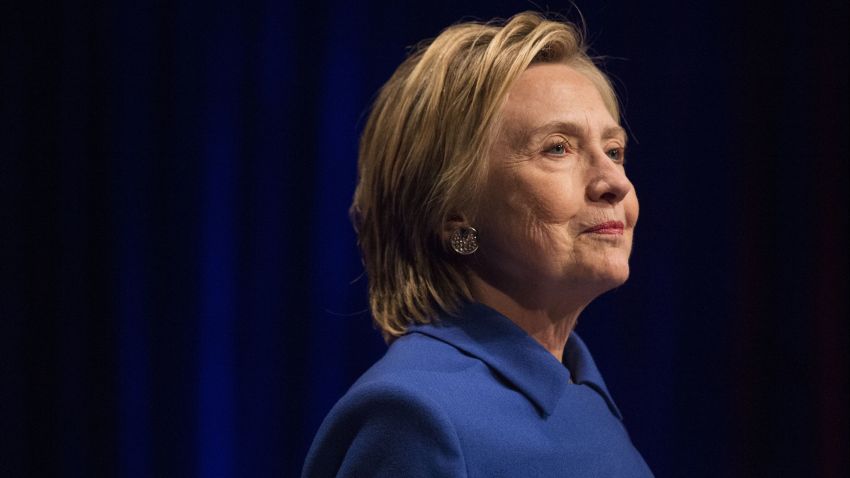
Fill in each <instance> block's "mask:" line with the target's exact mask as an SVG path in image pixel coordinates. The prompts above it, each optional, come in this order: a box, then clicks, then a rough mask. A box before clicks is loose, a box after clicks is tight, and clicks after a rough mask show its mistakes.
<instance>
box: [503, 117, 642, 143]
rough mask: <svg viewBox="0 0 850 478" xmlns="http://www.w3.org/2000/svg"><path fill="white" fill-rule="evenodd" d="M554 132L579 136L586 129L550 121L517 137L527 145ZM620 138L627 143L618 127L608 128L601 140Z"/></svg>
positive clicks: (623, 131) (576, 124) (577, 125)
mask: <svg viewBox="0 0 850 478" xmlns="http://www.w3.org/2000/svg"><path fill="white" fill-rule="evenodd" d="M554 131H563V132H565V133H567V134H569V135H572V136H581V135H583V134H584V133H585V132H586V128H584V127H583V126H581V125H580V124H578V123H573V122H569V121H550V122H548V123H546V124H544V125H542V126H538V127H537V128H533V129H528V130H524V131H521V132H520V134H519V135H518V136H519V137H520V138H522V140H521V141H520V143H522V144H524V145H527V144H528V143H529V142H530V141H531V140H532V139H533V138H535V137H537V136H540V135H541V134H546V133H551V132H554ZM610 138H621V139H622V140H623V142H626V141H628V139H629V136H628V134H626V130H625V129H623V127H622V126H620V125H615V126H608V127H606V128H605V129H603V130H602V139H610Z"/></svg>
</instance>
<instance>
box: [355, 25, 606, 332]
mask: <svg viewBox="0 0 850 478" xmlns="http://www.w3.org/2000/svg"><path fill="white" fill-rule="evenodd" d="M534 63H566V64H568V65H570V66H572V67H574V68H576V69H577V70H579V71H580V72H582V73H583V74H585V75H586V76H587V77H588V78H589V79H590V80H591V81H592V82H593V83H594V84H595V85H596V87H597V88H598V89H599V91H600V93H601V94H602V97H603V101H604V102H605V106H606V107H607V108H608V110H609V111H610V113H611V115H612V117H614V118H616V119H619V110H618V106H617V99H616V95H615V93H614V90H613V88H612V87H611V84H610V82H609V80H608V78H607V77H606V76H605V74H604V73H603V72H602V71H600V70H599V68H597V67H596V65H595V64H594V62H593V60H592V59H591V58H590V57H589V56H588V55H587V51H586V46H585V44H584V42H583V40H582V36H581V34H580V32H579V30H578V28H576V26H575V25H573V24H571V23H566V22H561V21H553V20H547V19H546V18H544V17H543V16H541V15H540V14H537V13H533V12H524V13H520V14H518V15H515V16H513V17H511V18H510V19H508V20H507V21H504V22H497V21H493V22H488V23H475V22H470V23H461V24H457V25H454V26H451V27H449V28H447V29H446V30H444V31H443V32H442V33H440V35H439V36H437V37H436V38H434V39H433V40H431V41H426V42H423V43H421V44H419V45H418V46H417V47H416V48H415V49H414V50H413V51H412V52H411V54H410V55H409V56H408V57H407V59H406V60H405V61H404V62H403V63H402V64H401V65H400V66H399V67H398V69H397V70H396V71H395V73H393V75H392V77H391V78H390V79H389V81H387V83H386V84H385V85H384V86H383V87H382V88H381V90H380V92H379V94H378V97H377V99H376V101H375V104H374V105H373V107H372V111H371V114H370V115H369V119H368V121H367V123H366V127H365V129H364V131H363V135H362V137H361V141H360V153H359V162H358V174H359V182H358V184H357V189H356V191H355V193H354V201H353V203H352V206H351V215H352V219H353V222H354V225H355V228H356V229H357V233H358V243H359V245H360V249H361V251H362V253H363V262H364V265H365V267H366V274H367V276H368V278H369V305H370V308H371V310H372V317H373V319H374V321H375V324H376V325H377V326H378V327H379V328H380V330H381V332H382V333H383V335H384V338H385V339H386V340H387V341H390V340H392V339H393V338H394V337H398V336H399V335H402V334H403V333H404V332H405V330H406V328H407V326H409V325H411V324H415V323H427V322H429V321H430V320H431V318H433V317H434V316H435V315H436V313H438V312H439V311H443V312H446V313H449V314H451V313H453V312H455V311H456V310H457V308H458V307H459V306H460V304H461V303H462V302H463V301H471V300H472V297H471V295H470V292H469V288H468V286H467V283H466V280H465V277H464V272H463V265H462V263H461V262H460V261H458V260H457V259H456V258H455V257H454V256H453V255H452V254H451V253H450V252H449V250H448V249H447V247H446V244H445V243H444V241H443V235H442V231H443V230H444V228H445V225H446V223H447V221H448V220H449V218H451V217H458V216H460V217H465V218H474V217H475V215H476V213H477V209H478V206H479V205H478V203H477V202H478V201H477V200H478V197H479V192H480V190H481V186H482V184H483V182H484V180H485V178H486V172H487V162H486V159H487V152H488V150H489V145H490V144H491V139H492V132H493V130H494V126H495V125H496V124H497V123H498V113H499V111H500V109H501V106H502V104H503V103H504V100H505V97H506V93H507V91H508V89H509V88H510V86H511V85H512V84H513V82H514V81H515V80H516V79H517V77H518V76H519V75H520V74H521V73H522V72H523V71H525V70H526V69H527V68H528V67H529V66H530V65H531V64H534Z"/></svg>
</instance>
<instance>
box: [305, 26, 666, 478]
mask: <svg viewBox="0 0 850 478" xmlns="http://www.w3.org/2000/svg"><path fill="white" fill-rule="evenodd" d="M625 147H626V135H625V132H624V130H623V128H621V127H620V126H619V112H618V108H617V101H616V97H615V95H614V92H613V89H612V88H611V85H610V83H609V81H608V79H607V78H606V76H605V75H604V74H603V73H602V72H601V71H600V70H599V69H598V68H597V67H596V66H594V64H593V62H592V60H590V59H589V58H588V56H587V55H586V53H585V47H584V45H583V44H582V42H581V39H580V36H579V35H578V33H577V31H576V29H575V28H574V27H573V26H572V25H569V24H564V23H560V22H554V21H547V20H545V19H543V18H542V17H540V16H538V15H537V14H534V13H523V14H519V15H516V16H514V17H513V18H511V19H510V20H508V21H507V22H505V23H504V24H494V23H491V24H485V25H482V24H476V23H464V24H459V25H455V26H453V27H450V28H448V29H447V30H445V31H444V32H442V33H441V34H440V35H439V36H438V37H437V38H436V39H434V40H433V41H432V42H430V43H428V44H425V45H422V46H420V47H419V48H418V50H417V51H415V52H414V53H413V54H412V55H411V56H410V57H409V58H408V59H407V60H405V61H404V63H402V65H401V66H400V67H399V68H398V70H397V71H396V72H395V73H394V74H393V76H392V78H390V80H389V81H388V82H387V84H386V85H384V87H383V89H382V90H381V92H380V95H379V97H378V99H377V101H376V103H375V105H374V107H373V110H372V113H371V116H370V117H369V121H368V123H367V125H366V128H365V131H364V133H363V137H362V141H361V148H360V159H359V161H360V162H359V175H360V182H359V184H358V187H357V191H356V193H355V197H354V203H353V205H352V216H353V217H354V221H355V225H356V227H357V230H358V235H359V242H360V246H361V250H362V252H363V257H364V263H365V265H366V271H367V274H368V276H369V294H370V306H371V309H372V314H373V317H374V319H375V322H376V324H377V325H378V327H379V328H380V329H381V331H382V332H383V334H384V337H385V338H386V339H387V341H388V342H389V343H390V347H389V350H388V351H387V353H386V355H385V356H384V357H383V358H382V359H381V360H380V361H378V363H376V364H375V365H374V366H373V367H372V368H371V369H370V370H369V371H367V372H366V373H365V374H364V375H363V377H361V378H360V379H359V380H358V381H357V383H355V384H354V386H352V388H351V389H350V390H349V391H348V393H346V395H345V396H344V397H343V398H342V399H341V400H340V401H339V403H337V404H336V406H335V407H334V408H333V410H332V411H331V412H330V414H329V415H328V417H327V418H326V419H325V422H324V423H323V424H322V427H321V429H320V430H319V432H318V434H317V436H316V439H315V441H314V443H313V446H312V448H311V450H310V452H309V454H308V457H307V461H306V464H305V467H304V473H303V474H304V476H305V477H324V476H352V477H364V476H404V477H411V476H423V477H426V476H427V477H443V476H446V477H449V476H469V477H474V476H481V477H494V476H522V477H531V476H545V477H551V476H652V474H651V472H650V470H649V469H648V467H647V465H646V464H645V462H644V460H643V459H642V458H641V456H640V454H639V453H638V452H637V451H636V450H635V448H634V447H633V446H632V444H631V441H630V440H629V437H628V434H627V433H626V430H625V428H624V427H623V424H622V417H621V416H620V412H619V411H618V410H617V407H616V405H615V404H614V401H613V400H612V399H611V396H610V394H609V393H608V390H607V388H606V387H605V383H604V382H603V380H602V377H601V376H600V374H599V372H598V370H597V369H596V367H595V365H594V363H593V360H592V358H591V356H590V354H589V352H588V350H587V348H586V346H585V345H584V343H582V341H581V340H580V339H579V338H578V336H576V335H575V334H574V333H572V329H573V327H574V326H575V323H576V320H577V318H578V316H579V314H580V313H581V311H582V310H583V309H584V308H585V306H587V304H588V303H589V302H590V301H591V300H593V299H594V298H595V297H597V296H599V295H600V294H602V293H603V292H605V291H607V290H610V289H611V288H613V287H617V286H619V285H620V284H622V283H623V282H624V281H625V280H626V278H627V277H628V274H629V265H628V258H629V253H630V251H631V245H632V232H633V230H634V226H635V223H636V221H637V217H638V202H637V197H636V196H635V191H634V188H633V187H632V184H631V183H630V182H629V180H628V178H627V177H626V174H625V170H624V152H625Z"/></svg>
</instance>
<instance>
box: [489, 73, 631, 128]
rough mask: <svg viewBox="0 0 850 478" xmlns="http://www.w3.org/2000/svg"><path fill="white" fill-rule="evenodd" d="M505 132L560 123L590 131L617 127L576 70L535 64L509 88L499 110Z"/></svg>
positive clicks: (594, 87)
mask: <svg viewBox="0 0 850 478" xmlns="http://www.w3.org/2000/svg"><path fill="white" fill-rule="evenodd" d="M502 116H503V119H504V120H505V121H504V123H503V127H504V128H511V129H513V128H520V129H529V128H535V127H537V126H540V125H543V124H546V123H550V122H555V121H560V122H564V123H575V124H581V125H585V126H587V127H589V128H591V129H594V130H596V129H599V130H603V129H610V128H611V127H616V126H617V125H618V123H617V121H615V120H614V118H613V117H612V116H611V113H610V112H609V111H608V109H607V108H606V107H605V102H604V101H603V100H602V95H601V94H600V93H599V90H598V89H597V88H596V85H594V84H593V82H592V81H591V80H590V79H589V78H588V77H587V76H585V75H584V74H582V73H580V72H579V71H578V70H576V69H575V68H573V67H571V66H569V65H565V64H560V63H555V64H552V63H544V64H536V65H532V66H531V67H529V68H528V69H527V70H525V71H524V72H523V73H522V74H521V75H520V76H519V77H518V78H517V80H516V81H515V82H514V84H513V85H511V88H510V89H509V90H508V95H507V98H506V100H505V104H504V106H503V109H502Z"/></svg>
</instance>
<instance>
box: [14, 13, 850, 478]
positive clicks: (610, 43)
mask: <svg viewBox="0 0 850 478" xmlns="http://www.w3.org/2000/svg"><path fill="white" fill-rule="evenodd" d="M577 3H578V7H579V9H580V11H581V14H582V15H583V16H584V18H585V20H586V22H587V26H588V31H589V40H590V42H591V44H592V46H593V50H594V52H595V53H597V54H604V55H606V56H607V60H606V62H605V68H606V69H607V71H609V72H610V73H611V75H612V76H613V78H614V79H615V82H616V83H617V86H618V89H619V92H620V94H621V96H622V99H623V103H624V105H625V109H624V112H625V117H626V120H627V124H628V129H629V131H630V133H631V135H632V140H633V142H632V147H631V149H630V164H629V165H628V171H629V174H630V177H631V179H632V181H633V182H634V183H635V185H636V188H637V191H638V193H639V197H640V199H641V219H640V224H639V226H638V231H637V235H636V244H635V250H634V255H633V261H632V278H631V279H630V281H629V282H628V283H627V284H626V285H625V286H623V287H621V288H620V289H618V290H616V291H613V292H611V293H609V294H607V295H605V296H604V297H602V298H600V299H599V300H598V301H597V302H596V303H594V304H593V305H591V307H590V308H589V309H588V310H587V311H586V312H585V314H583V316H582V318H581V321H580V325H579V328H578V331H579V332H580V333H581V334H582V336H583V338H584V339H585V341H587V342H588V343H589V345H590V347H591V349H592V351H593V352H594V355H595V357H596V359H597V363H598V365H599V367H600V368H601V370H602V372H603V373H604V374H605V377H606V379H607V382H608V385H609V388H610V389H611V391H612V393H613V394H614V397H615V398H616V399H617V401H618V404H619V406H620V408H621V409H622V411H623V413H624V415H625V417H626V418H625V420H626V425H627V427H628V429H629V431H630V433H631V436H632V439H633V441H634V442H635V444H636V446H637V447H638V448H639V449H640V450H641V451H642V453H643V455H644V457H645V458H646V460H647V462H648V463H649V464H650V466H651V467H652V468H653V470H654V471H655V473H656V474H657V475H658V476H659V477H662V476H692V477H702V476H704V477H716V476H732V477H744V476H836V477H837V476H847V475H846V473H847V472H848V468H850V467H848V453H850V451H848V450H850V435H848V403H850V397H848V362H850V361H848V348H850V336H849V335H848V323H847V318H848V310H847V309H848V307H847V305H848V304H847V297H848V296H847V290H848V275H847V272H848V255H847V247H848V244H850V241H848V234H847V226H848V224H847V223H848V216H850V215H848V208H847V205H848V200H847V199H848V193H847V188H848V168H847V164H848V147H847V146H848V141H847V137H848V136H847V127H848V114H847V113H848V112H847V108H848V68H847V66H848V52H847V45H848V11H847V10H848V8H847V3H846V2H844V1H837V0H836V1H819V2H808V3H805V2H797V1H777V2H770V3H764V4H756V3H747V2H740V3H737V2H736V3H732V4H724V3H723V2H704V1H692V2H680V1H659V2H634V1H614V0H611V1H598V2H591V1H579V2H577ZM538 7H539V8H548V9H549V10H551V11H553V12H558V13H562V14H566V15H567V16H568V17H569V18H571V19H573V20H578V19H579V18H580V17H579V15H578V13H577V11H576V10H575V9H574V8H571V7H570V5H569V4H567V3H546V4H537V7H536V6H535V4H532V3H530V2H523V1H493V0H488V1H470V2H463V1H451V0H447V1H432V2H427V3H426V2H420V3H409V4H402V2H393V1H390V0H373V1H364V2H360V3H359V4H356V5H355V3H354V2H342V1H339V2H334V1H325V2H314V3H309V4H307V3H306V2H294V1H290V2H286V1H266V2H247V3H231V2H218V1H210V2H187V1H180V2H165V1H160V2H144V3H137V2H56V3H55V4H53V5H50V6H48V5H39V6H36V5H29V6H28V7H27V8H24V7H23V6H20V5H13V4H4V6H3V7H2V11H0V13H1V14H2V17H0V28H2V32H0V37H1V38H2V50H1V51H0V55H2V56H1V57H0V62H1V63H0V66H2V70H0V82H2V83H0V87H2V90H0V98H1V99H2V103H0V108H2V125H0V126H2V128H0V148H2V149H0V155H1V156H0V187H2V189H1V190H0V193H1V194H2V196H0V211H2V216H0V219H2V244H0V254H2V258H0V267H2V272H3V277H4V284H3V288H2V291H0V299H1V301H0V324H2V325H0V327H2V329H0V367H2V395H1V396H2V413H1V414H0V416H2V423H0V440H2V442H0V446H2V448H0V457H2V458H0V460H2V462H0V475H3V476H122V477H135V476H139V477H148V476H203V477H208V476H209V477H212V476H223V477H227V476H295V475H297V473H298V472H299V470H300V467H301V464H302V462H303V458H304V455H305V453H306V451H307V448H308V446H309V444H310V442H311V440H312V437H313V434H314V433H315V431H316V429H317V427H318V426H319V424H320V423H321V420H322V418H323V417H324V415H325V414H326V413H327V411H328V410H329V408H330V407H331V406H332V405H333V403H334V402H335V401H336V400H337V399H338V398H339V397H340V396H341V395H342V394H343V393H344V391H345V390H346V389H347V387H348V386H349V385H350V384H351V383H352V382H353V380H354V379H355V378H356V377H357V376H358V375H359V374H360V373H362V371H364V370H365V369H366V368H367V367H368V366H369V365H370V364H371V363H373V362H374V361H375V360H376V359H377V358H378V357H379V356H380V355H381V354H382V353H383V351H384V345H383V343H382V341H381V339H380V337H379V334H378V333H377V332H376V331H375V330H374V329H373V328H372V326H371V324H370V319H369V316H368V312H367V311H366V309H367V305H366V280H365V278H364V277H363V275H362V267H361V264H360V260H359V256H358V253H357V250H356V247H355V237H354V234H353V231H352V229H351V227H350V224H349V222H348V219H347V214H346V209H347V207H348V204H349V201H350V198H351V195H352V192H353V188H354V184H355V161H356V144H357V138H358V132H359V130H360V129H361V128H362V126H363V122H364V117H365V115H366V113H367V110H368V106H369V104H370V101H371V99H372V97H373V94H374V93H375V91H376V90H377V89H378V88H379V86H380V85H381V84H382V83H383V82H384V81H385V80H386V79H387V78H388V77H389V75H390V74H391V72H392V71H393V69H394V68H395V66H397V65H398V64H399V63H400V62H401V60H402V59H403V57H404V55H405V51H406V47H407V46H408V45H412V44H414V43H415V42H417V41H418V40H420V39H423V38H426V37H432V36H434V35H436V34H438V33H439V31H440V30H441V29H442V28H443V27H445V26H448V25H449V24H451V23H453V22H456V21H458V20H461V19H482V20H483V19H489V18H491V17H494V16H502V17H504V16H509V15H511V14H513V13H516V12H518V11H521V10H526V9H535V8H538Z"/></svg>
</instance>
